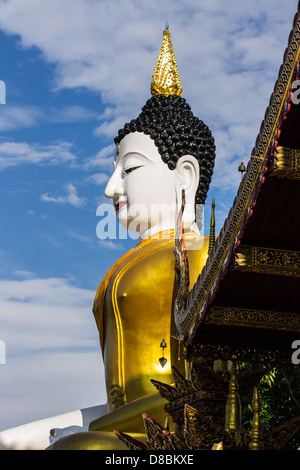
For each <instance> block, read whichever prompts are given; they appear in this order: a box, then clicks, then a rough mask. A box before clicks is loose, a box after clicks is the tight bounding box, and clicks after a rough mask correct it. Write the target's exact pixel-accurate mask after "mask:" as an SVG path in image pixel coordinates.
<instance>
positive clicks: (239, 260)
mask: <svg viewBox="0 0 300 470" xmlns="http://www.w3.org/2000/svg"><path fill="white" fill-rule="evenodd" d="M233 269H237V270H239V271H250V272H256V273H262V274H275V275H280V276H292V277H300V252H299V251H291V250H278V249H274V248H264V247H258V246H249V245H241V246H240V247H239V248H238V250H237V253H236V255H235V262H234V267H233Z"/></svg>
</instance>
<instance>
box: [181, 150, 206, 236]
mask: <svg viewBox="0 0 300 470" xmlns="http://www.w3.org/2000/svg"><path fill="white" fill-rule="evenodd" d="M175 171H176V180H177V181H176V183H177V184H176V191H177V201H178V205H181V201H182V190H184V194H185V208H184V213H183V219H182V220H183V225H184V227H185V228H188V227H189V226H191V225H192V224H193V223H194V221H195V219H196V215H195V199H196V192H197V188H198V185H199V176H200V170H199V163H198V161H197V159H196V158H195V157H193V156H192V155H184V156H183V157H181V158H180V159H179V161H178V163H177V167H176V170H175ZM178 208H179V207H178Z"/></svg>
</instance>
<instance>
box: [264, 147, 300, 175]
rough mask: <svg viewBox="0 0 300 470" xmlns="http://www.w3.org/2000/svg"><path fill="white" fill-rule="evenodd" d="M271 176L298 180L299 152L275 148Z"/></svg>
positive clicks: (299, 173)
mask: <svg viewBox="0 0 300 470" xmlns="http://www.w3.org/2000/svg"><path fill="white" fill-rule="evenodd" d="M273 164H274V169H273V171H272V173H271V176H276V177H278V178H289V179H300V150H296V149H290V148H287V147H277V149H276V151H275V155H274V163H273Z"/></svg>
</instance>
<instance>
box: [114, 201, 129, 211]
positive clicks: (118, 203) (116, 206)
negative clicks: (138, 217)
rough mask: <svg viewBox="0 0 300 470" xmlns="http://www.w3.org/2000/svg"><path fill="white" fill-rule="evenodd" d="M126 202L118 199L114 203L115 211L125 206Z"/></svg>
mask: <svg viewBox="0 0 300 470" xmlns="http://www.w3.org/2000/svg"><path fill="white" fill-rule="evenodd" d="M126 204H127V202H126V201H120V202H117V203H116V204H115V211H116V212H119V210H120V209H122V207H124V206H126Z"/></svg>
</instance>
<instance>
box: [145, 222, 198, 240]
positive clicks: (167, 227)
mask: <svg viewBox="0 0 300 470" xmlns="http://www.w3.org/2000/svg"><path fill="white" fill-rule="evenodd" d="M174 230H175V224H174V225H171V224H157V225H154V226H153V227H150V228H149V229H148V230H145V231H144V232H141V233H140V235H139V237H140V240H145V239H146V238H150V237H153V236H154V235H156V234H158V233H161V232H166V233H167V232H168V231H169V232H171V231H173V232H174ZM184 230H185V231H186V232H195V233H197V234H198V235H200V232H199V228H198V226H197V224H196V222H192V223H191V224H190V225H187V226H185V228H184Z"/></svg>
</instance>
